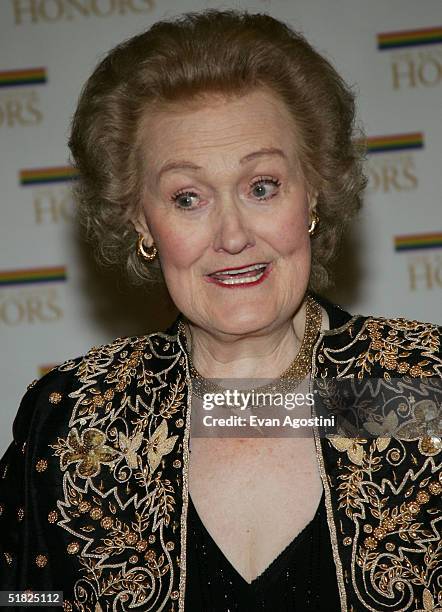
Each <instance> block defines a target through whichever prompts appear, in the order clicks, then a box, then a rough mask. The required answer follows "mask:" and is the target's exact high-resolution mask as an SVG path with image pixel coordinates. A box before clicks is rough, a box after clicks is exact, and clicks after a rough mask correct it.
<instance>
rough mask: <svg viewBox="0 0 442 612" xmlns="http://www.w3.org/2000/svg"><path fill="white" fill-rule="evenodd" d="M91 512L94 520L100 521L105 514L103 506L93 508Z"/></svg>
mask: <svg viewBox="0 0 442 612" xmlns="http://www.w3.org/2000/svg"><path fill="white" fill-rule="evenodd" d="M89 514H90V515H91V518H93V519H94V521H99V520H100V519H101V517H102V516H103V510H102V509H101V508H97V507H95V508H92V510H91V511H90V513H89Z"/></svg>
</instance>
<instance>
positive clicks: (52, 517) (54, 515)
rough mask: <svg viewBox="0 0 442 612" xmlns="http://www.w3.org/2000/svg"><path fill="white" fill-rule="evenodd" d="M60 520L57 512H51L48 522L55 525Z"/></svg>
mask: <svg viewBox="0 0 442 612" xmlns="http://www.w3.org/2000/svg"><path fill="white" fill-rule="evenodd" d="M57 519H58V512H57V510H51V511H50V512H49V514H48V521H49V522H50V523H55V521H56V520H57Z"/></svg>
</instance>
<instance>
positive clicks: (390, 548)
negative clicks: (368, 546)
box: [385, 542, 396, 552]
mask: <svg viewBox="0 0 442 612" xmlns="http://www.w3.org/2000/svg"><path fill="white" fill-rule="evenodd" d="M385 548H386V549H387V550H388V552H393V550H394V549H395V548H396V546H395V545H394V544H393V542H387V543H386V544H385Z"/></svg>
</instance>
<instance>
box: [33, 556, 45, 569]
mask: <svg viewBox="0 0 442 612" xmlns="http://www.w3.org/2000/svg"><path fill="white" fill-rule="evenodd" d="M47 562H48V558H47V557H46V555H37V556H36V557H35V565H37V566H38V567H45V565H46V564H47Z"/></svg>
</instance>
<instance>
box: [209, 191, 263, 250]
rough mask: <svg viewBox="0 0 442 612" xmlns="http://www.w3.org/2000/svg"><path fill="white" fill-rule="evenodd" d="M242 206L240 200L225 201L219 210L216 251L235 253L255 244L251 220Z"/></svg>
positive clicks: (215, 242) (215, 241)
mask: <svg viewBox="0 0 442 612" xmlns="http://www.w3.org/2000/svg"><path fill="white" fill-rule="evenodd" d="M240 207H241V203H240V202H238V203H237V202H234V201H230V202H228V203H224V204H223V205H222V206H221V207H220V210H219V211H218V212H217V219H216V224H215V225H216V231H215V239H214V249H215V251H225V252H226V253H231V254H235V253H240V252H241V251H243V250H244V249H245V248H247V247H249V246H252V245H253V244H254V238H253V235H252V230H251V227H250V220H249V219H247V217H246V212H245V211H242V210H240Z"/></svg>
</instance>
